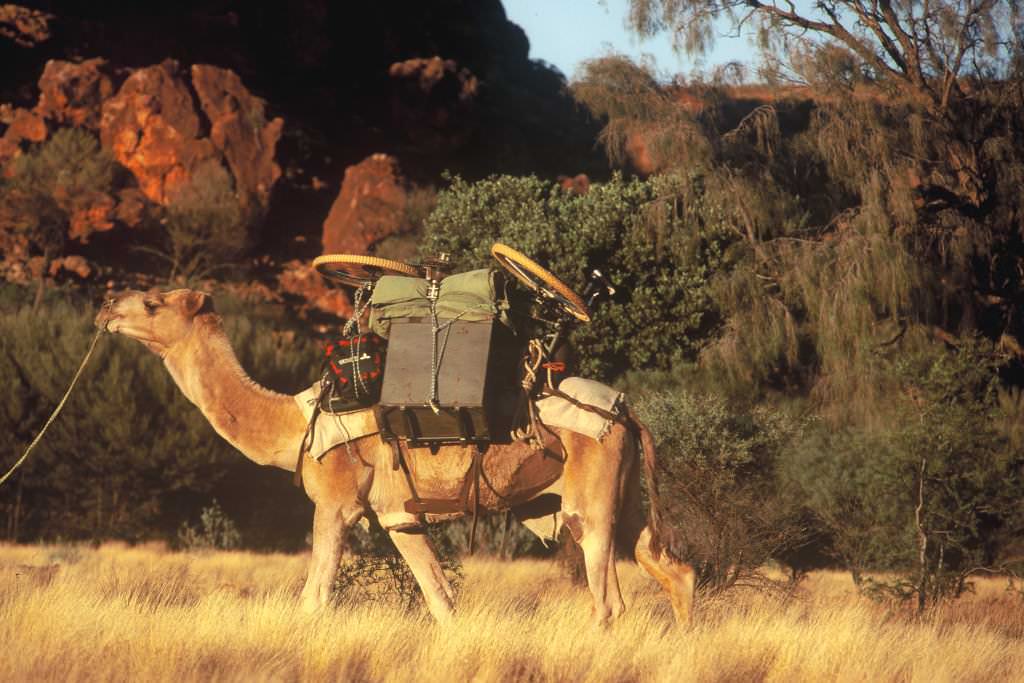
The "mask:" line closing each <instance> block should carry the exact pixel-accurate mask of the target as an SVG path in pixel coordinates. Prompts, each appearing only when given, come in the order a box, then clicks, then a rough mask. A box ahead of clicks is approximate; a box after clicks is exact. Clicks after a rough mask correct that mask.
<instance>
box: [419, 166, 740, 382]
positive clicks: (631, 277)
mask: <svg viewBox="0 0 1024 683" xmlns="http://www.w3.org/2000/svg"><path fill="white" fill-rule="evenodd" d="M681 196H682V197H685V198H686V200H685V201H682V200H679V201H676V200H675V199H672V200H665V199H664V198H665V197H672V198H678V197H681ZM704 199H705V195H704V193H703V191H702V185H701V179H700V177H699V176H698V175H693V176H682V175H669V176H658V177H655V178H652V179H650V180H647V181H643V180H635V179H634V180H628V181H627V180H624V179H623V178H622V177H621V176H619V175H616V176H614V177H613V178H612V180H610V181H609V182H607V183H601V184H594V185H591V187H590V190H589V191H588V192H587V193H586V194H583V195H578V194H574V193H570V192H567V191H565V190H563V189H562V188H561V187H560V186H558V185H555V184H552V183H549V182H545V181H542V180H538V179H537V178H534V177H512V176H496V177H491V178H488V179H486V180H481V181H478V182H474V183H470V182H467V181H465V180H463V179H461V178H458V177H456V178H454V179H452V181H451V185H450V186H449V187H448V188H447V189H446V190H444V191H442V192H441V193H440V195H439V196H438V202H437V207H436V208H435V209H434V211H433V213H431V214H430V217H429V218H428V219H427V221H426V230H427V232H426V235H425V238H424V240H423V244H422V246H421V252H422V253H423V254H426V255H429V254H433V253H437V252H448V253H450V254H452V257H453V259H455V260H456V261H457V263H458V265H459V266H461V267H463V268H479V267H486V266H492V265H494V260H493V259H492V258H491V256H490V248H491V245H492V244H494V243H495V242H504V243H506V244H509V245H510V246H512V247H514V248H516V249H519V250H520V251H522V252H523V253H524V254H527V255H528V256H530V257H531V258H532V259H534V260H536V261H538V262H540V263H542V264H544V265H545V267H547V268H548V269H549V270H550V271H551V272H553V273H554V274H556V275H557V276H558V277H559V278H560V279H562V280H563V281H564V282H565V283H566V284H568V285H569V286H570V287H571V288H573V289H574V290H575V291H576V292H581V291H582V290H583V289H584V287H585V285H586V282H587V278H588V277H589V274H590V271H591V270H592V269H593V268H599V269H601V270H602V271H603V272H604V273H605V275H607V276H608V277H609V278H610V279H611V280H612V281H613V282H614V283H615V284H616V287H617V289H618V291H617V293H616V295H615V297H614V299H613V300H612V301H610V302H605V303H602V304H600V309H599V311H598V312H597V315H596V316H595V317H594V321H593V322H592V323H590V324H588V325H581V326H580V327H578V328H577V329H576V331H575V332H574V333H573V336H572V340H573V342H574V345H575V348H576V349H577V351H578V352H579V354H580V357H581V360H580V370H581V371H582V374H585V375H588V376H592V377H597V378H605V379H608V378H612V377H615V376H617V375H619V374H621V373H622V372H624V371H625V370H627V369H630V368H670V367H673V365H676V364H678V363H681V362H684V361H692V360H693V359H694V358H695V357H696V355H697V352H698V351H699V350H700V348H701V346H702V344H703V342H704V339H705V338H706V336H707V334H708V333H709V332H710V331H711V330H712V329H714V326H715V324H716V320H717V318H716V315H715V312H714V309H713V307H712V305H711V301H710V298H709V290H708V283H707V280H708V277H709V276H710V274H711V273H712V272H714V270H715V268H716V266H717V265H718V263H719V262H720V260H721V258H722V249H723V245H724V243H725V242H726V241H727V240H728V239H729V236H728V231H727V227H726V226H725V225H724V224H722V223H721V222H720V221H719V220H718V218H719V215H720V212H719V210H718V207H716V206H714V205H706V204H705V202H704Z"/></svg>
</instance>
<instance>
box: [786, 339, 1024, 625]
mask: <svg viewBox="0 0 1024 683" xmlns="http://www.w3.org/2000/svg"><path fill="white" fill-rule="evenodd" d="M878 362H880V363H883V364H884V365H885V367H886V368H887V369H888V371H889V372H890V373H891V374H892V375H893V376H894V377H895V378H896V379H897V380H898V382H899V385H900V387H901V390H900V392H899V393H898V394H896V395H895V396H893V397H891V398H890V400H889V402H888V403H887V406H888V408H889V413H890V418H889V419H888V420H887V421H886V422H885V423H884V424H882V425H879V426H878V427H876V428H875V429H873V430H869V429H864V428H862V429H859V430H853V429H849V428H845V429H836V428H835V427H834V426H830V425H828V424H826V423H822V425H821V428H820V429H817V430H813V431H811V432H809V433H808V437H807V439H806V440H804V441H803V443H802V444H801V445H800V446H799V447H798V448H796V449H794V450H793V451H792V453H791V454H790V457H789V458H788V460H787V462H786V463H785V467H784V469H785V474H786V478H787V480H788V481H790V482H792V483H793V484H794V485H795V494H796V495H798V496H799V497H800V498H801V499H803V500H805V501H806V504H807V506H808V507H809V508H810V509H811V510H812V511H813V512H814V513H815V514H816V515H817V516H818V517H819V518H820V519H821V520H823V521H824V522H825V524H826V525H827V526H828V528H829V530H830V531H831V533H832V535H833V539H834V546H835V548H836V551H837V552H838V554H839V555H840V556H841V557H842V559H843V561H844V562H845V564H846V565H847V566H848V567H849V569H850V571H851V573H852V574H853V577H854V580H855V582H856V583H857V584H858V585H861V586H862V587H864V588H865V589H870V590H872V591H873V592H875V593H882V594H886V595H891V596H896V597H900V598H905V599H914V600H916V601H917V604H918V606H919V607H920V608H924V607H925V606H927V605H930V604H933V603H935V602H936V601H938V600H940V599H942V598H943V597H946V596H950V595H958V594H959V593H960V592H962V591H963V590H964V588H965V586H966V583H965V582H966V580H967V578H968V577H969V576H970V574H971V573H972V572H974V571H977V570H979V569H981V568H992V567H1000V566H1005V563H1006V562H1007V560H1009V559H1012V558H1009V557H1008V553H1007V550H1008V548H1009V547H1010V546H1011V544H1012V542H1013V539H1014V538H1015V537H1016V536H1017V535H1018V534H1019V533H1020V531H1021V530H1022V529H1024V515H1022V511H1021V509H1020V505H1019V497H1020V487H1021V485H1022V471H1024V451H1022V449H1021V446H1020V444H1016V445H1014V443H1013V441H1012V440H1011V439H1010V437H1009V436H1007V435H1006V434H1005V433H1004V432H1003V431H1002V430H1001V429H1000V423H1001V422H1002V419H1001V415H1000V412H1001V407H1000V403H999V401H998V394H997V392H996V386H997V381H998V379H997V376H996V374H995V373H994V372H993V363H994V362H995V358H994V357H993V355H992V353H991V348H990V346H989V345H987V344H983V343H979V342H967V343H965V344H964V345H963V346H962V347H961V348H960V349H957V350H956V351H947V350H944V349H935V350H933V351H932V352H931V353H922V354H914V355H903V356H899V357H896V358H894V359H892V360H891V361H888V362H885V361H882V360H879V361H878ZM883 570H884V571H895V572H897V573H898V576H897V578H896V579H894V580H892V581H878V580H871V579H870V577H867V576H866V573H867V572H869V571H883Z"/></svg>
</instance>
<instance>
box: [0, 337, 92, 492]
mask: <svg viewBox="0 0 1024 683" xmlns="http://www.w3.org/2000/svg"><path fill="white" fill-rule="evenodd" d="M102 334H103V329H99V330H97V331H96V336H94V337H93V338H92V343H90V344H89V350H88V351H86V352H85V358H83V359H82V364H81V365H79V366H78V371H77V372H76V373H75V376H74V377H73V378H71V384H70V385H69V386H68V390H67V391H65V392H64V398H62V399H61V400H60V403H58V404H57V407H56V408H54V410H53V413H52V414H51V415H50V419H48V420H47V421H46V424H44V425H43V428H42V429H41V430H40V431H39V434H37V435H36V438H34V439H32V443H30V444H29V445H28V448H26V449H25V454H24V455H22V456H21V457H20V458H19V459H18V462H16V463H14V466H13V467H11V469H9V470H7V473H6V474H4V476H3V477H2V478H0V486H3V485H4V482H5V481H7V480H8V479H9V478H10V476H11V475H12V474H14V471H15V470H16V469H18V468H19V467H21V463H23V462H25V459H26V458H28V454H29V453H31V452H32V449H33V448H35V447H36V444H37V443H39V441H40V439H42V438H43V434H45V433H46V430H47V429H49V427H50V425H51V424H52V423H53V421H54V420H55V419H57V415H58V414H60V411H61V409H62V408H63V407H64V404H65V403H67V400H68V396H70V395H71V390H72V389H74V388H75V384H77V383H78V378H79V377H81V376H82V371H83V370H85V365H86V363H88V362H89V358H90V357H92V352H93V351H94V350H95V349H96V342H98V341H99V340H100V335H102Z"/></svg>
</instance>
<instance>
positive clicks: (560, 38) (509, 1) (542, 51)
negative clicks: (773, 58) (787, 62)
mask: <svg viewBox="0 0 1024 683" xmlns="http://www.w3.org/2000/svg"><path fill="white" fill-rule="evenodd" d="M502 4H503V5H504V6H505V13H506V14H507V15H508V18H509V19H510V20H511V21H513V22H515V23H517V24H519V25H520V26H521V27H522V28H523V30H525V31H526V35H527V37H528V38H529V39H530V58H531V59H542V60H544V61H545V62H549V63H551V64H553V65H555V66H556V67H558V69H559V70H560V71H561V72H562V73H564V74H565V76H566V77H567V78H569V79H570V80H571V79H572V76H573V73H574V72H575V70H576V67H577V66H578V65H579V63H580V62H581V61H583V60H585V59H590V58H593V57H600V56H601V55H604V54H606V53H607V52H609V51H614V52H620V53H624V54H627V55H630V56H632V57H634V58H636V59H640V58H642V57H644V56H645V55H646V56H649V57H650V58H652V59H653V60H654V63H655V66H656V68H657V70H658V71H659V72H660V73H663V74H665V75H672V74H677V73H689V72H690V71H692V70H693V69H694V67H695V66H699V65H700V64H699V63H698V62H695V61H694V60H693V59H692V58H689V57H685V56H680V55H678V54H676V53H674V52H673V51H672V41H671V37H670V36H669V35H667V34H662V35H659V36H658V37H657V38H655V39H652V40H647V41H641V40H640V39H639V38H637V37H636V36H635V35H633V34H632V33H631V32H630V31H629V30H627V29H626V15H627V8H628V5H629V2H628V0H605V2H600V1H599V0H502ZM727 28H728V26H725V27H723V29H722V31H721V33H724V32H725V31H726V30H727ZM730 61H739V62H744V63H747V64H753V62H754V48H753V47H752V46H751V44H750V41H749V39H748V38H746V37H741V38H732V37H724V36H723V37H719V38H718V39H717V41H716V45H715V49H714V50H713V51H712V52H711V53H710V54H709V55H708V56H707V57H705V59H704V61H703V66H704V67H712V66H715V65H717V64H723V63H726V62H730Z"/></svg>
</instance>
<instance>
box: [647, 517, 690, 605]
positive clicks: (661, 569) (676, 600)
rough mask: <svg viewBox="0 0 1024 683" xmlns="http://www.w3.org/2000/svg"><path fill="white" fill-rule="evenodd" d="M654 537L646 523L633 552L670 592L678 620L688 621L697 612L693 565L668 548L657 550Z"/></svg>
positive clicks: (648, 571) (656, 579)
mask: <svg viewBox="0 0 1024 683" xmlns="http://www.w3.org/2000/svg"><path fill="white" fill-rule="evenodd" d="M652 538H653V534H652V533H651V528H650V527H649V526H645V527H644V530H643V531H642V532H640V538H638V539H637V542H636V547H635V549H634V551H633V554H634V556H635V557H636V561H637V562H639V563H640V566H641V567H643V568H644V569H645V570H647V573H648V574H650V575H651V576H653V577H654V579H655V581H657V582H658V583H659V584H661V587H662V588H664V589H665V592H666V593H668V597H669V600H670V601H671V602H672V611H673V612H674V613H675V615H676V621H677V622H678V623H679V624H680V625H687V624H689V623H690V618H691V614H692V612H693V582H694V571H693V567H691V566H690V565H688V564H686V563H685V562H680V561H679V560H677V559H675V558H674V557H672V556H671V555H670V554H669V553H668V551H666V550H662V551H661V552H660V553H657V554H655V553H654V552H653V551H652V549H651V539H652Z"/></svg>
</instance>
